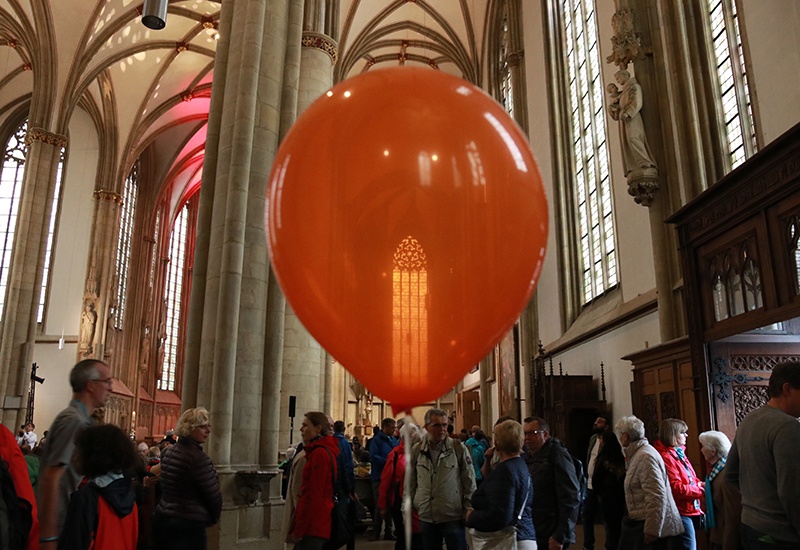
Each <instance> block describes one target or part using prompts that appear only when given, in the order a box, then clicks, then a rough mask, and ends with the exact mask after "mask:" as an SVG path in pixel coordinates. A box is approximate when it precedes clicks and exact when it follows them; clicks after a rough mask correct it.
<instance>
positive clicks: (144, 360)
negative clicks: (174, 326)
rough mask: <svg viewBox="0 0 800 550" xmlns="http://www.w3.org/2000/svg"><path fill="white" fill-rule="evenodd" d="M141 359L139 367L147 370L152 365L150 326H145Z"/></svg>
mask: <svg viewBox="0 0 800 550" xmlns="http://www.w3.org/2000/svg"><path fill="white" fill-rule="evenodd" d="M140 357H141V359H140V360H139V367H140V368H141V369H142V370H143V371H145V370H147V368H148V366H149V365H150V328H149V327H145V329H144V336H142V348H141V355H140Z"/></svg>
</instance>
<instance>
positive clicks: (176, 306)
mask: <svg viewBox="0 0 800 550" xmlns="http://www.w3.org/2000/svg"><path fill="white" fill-rule="evenodd" d="M188 221H189V204H188V203H187V204H185V205H184V207H183V208H181V210H180V213H179V214H178V217H177V218H176V219H175V223H174V225H173V226H172V235H171V236H170V239H169V263H168V264H167V281H166V288H165V295H164V306H163V307H165V308H166V316H165V319H166V323H165V326H164V331H165V334H164V343H163V344H162V345H163V346H164V364H163V367H162V371H161V379H160V380H159V381H158V389H160V390H167V391H175V374H176V372H177V367H178V347H179V337H180V320H181V298H182V295H183V292H182V291H183V282H184V275H185V271H184V265H185V262H186V240H187V229H188Z"/></svg>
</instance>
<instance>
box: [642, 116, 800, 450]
mask: <svg viewBox="0 0 800 550" xmlns="http://www.w3.org/2000/svg"><path fill="white" fill-rule="evenodd" d="M667 222H668V223H672V224H675V226H676V229H677V232H678V238H679V243H680V251H681V258H682V270H683V280H684V303H685V307H686V314H687V321H688V327H689V334H688V337H686V338H683V339H679V340H675V341H673V342H667V343H665V344H662V345H660V346H657V347H655V348H652V349H649V350H644V351H641V352H638V353H635V354H631V355H629V356H627V357H626V359H629V360H630V361H632V362H633V364H634V382H633V387H632V392H633V404H634V414H636V415H641V417H642V418H643V419H644V421H645V423H646V426H647V430H648V435H649V436H651V438H652V437H653V436H654V434H655V433H656V432H657V430H656V426H657V425H658V423H659V422H660V420H661V419H663V418H666V417H669V416H674V417H679V418H683V419H684V420H685V421H687V423H688V424H689V430H690V432H691V433H692V434H693V435H694V436H695V437H690V438H689V441H690V443H691V445H690V449H689V450H690V453H689V454H690V457H691V459H692V461H693V462H695V464H701V463H702V461H701V460H700V456H699V449H698V448H697V443H696V439H697V438H696V435H697V433H698V432H700V431H703V430H707V429H719V430H721V431H724V432H725V433H727V434H728V436H729V437H731V438H733V436H734V434H735V432H736V426H737V425H738V424H739V422H740V421H741V420H742V418H743V417H744V416H745V415H746V414H747V413H748V412H750V411H751V410H753V409H754V408H756V407H759V406H760V405H762V404H763V403H764V402H765V401H766V384H767V381H768V380H769V376H770V373H771V372H772V369H773V367H774V366H775V365H776V364H777V363H780V362H783V361H788V360H797V359H800V322H798V321H797V320H796V319H797V318H798V317H800V242H799V239H800V125H797V126H795V127H793V128H792V129H790V130H789V131H788V132H786V133H785V134H784V135H782V136H781V137H779V138H778V139H776V140H775V141H773V142H772V143H770V144H769V145H768V146H767V147H765V148H764V149H763V150H762V151H760V152H759V153H758V154H756V155H754V156H753V157H752V158H750V159H749V160H748V161H747V162H745V163H744V164H742V165H741V166H739V167H738V168H737V169H736V170H734V171H732V172H731V173H729V174H728V175H727V176H725V177H724V178H723V179H721V180H720V181H719V182H717V183H716V184H714V185H713V186H711V187H710V188H708V189H707V190H706V191H705V192H703V193H702V194H701V195H699V196H698V197H697V198H695V199H694V200H692V201H691V202H689V203H688V204H686V205H685V206H684V207H683V208H681V209H680V210H678V211H677V212H676V213H675V214H673V215H672V216H671V217H670V218H669V219H668V220H667Z"/></svg>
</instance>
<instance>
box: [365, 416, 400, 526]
mask: <svg viewBox="0 0 800 550" xmlns="http://www.w3.org/2000/svg"><path fill="white" fill-rule="evenodd" d="M394 429H395V421H394V419H393V418H384V419H383V422H381V430H380V431H379V432H377V433H375V434H373V436H372V439H371V440H370V444H369V462H370V464H371V465H372V466H371V469H370V476H369V478H370V481H371V482H372V498H373V501H374V507H373V512H372V526H373V527H372V538H371V539H370V540H378V539H379V538H380V535H381V524H382V523H383V522H384V521H385V522H386V529H385V531H384V539H386V540H394V535H393V534H392V518H391V516H386V519H385V520H383V519H382V518H381V512H380V510H379V509H378V488H379V487H380V485H381V473H382V472H383V467H384V466H385V465H386V457H387V456H389V452H390V451H391V450H392V449H394V448H395V447H396V446H397V443H398V441H397V439H395V438H394V437H392V434H393V433H394Z"/></svg>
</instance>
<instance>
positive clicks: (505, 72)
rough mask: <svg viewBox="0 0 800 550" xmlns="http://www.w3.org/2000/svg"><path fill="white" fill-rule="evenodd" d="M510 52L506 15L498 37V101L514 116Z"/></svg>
mask: <svg viewBox="0 0 800 550" xmlns="http://www.w3.org/2000/svg"><path fill="white" fill-rule="evenodd" d="M510 53H511V43H510V40H509V36H508V15H507V14H506V16H505V17H504V18H503V33H502V36H501V38H500V103H502V105H503V108H505V110H506V112H507V113H508V114H509V116H511V117H512V118H513V116H514V87H513V83H512V79H511V66H510V65H509V62H508V56H509V54H510Z"/></svg>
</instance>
